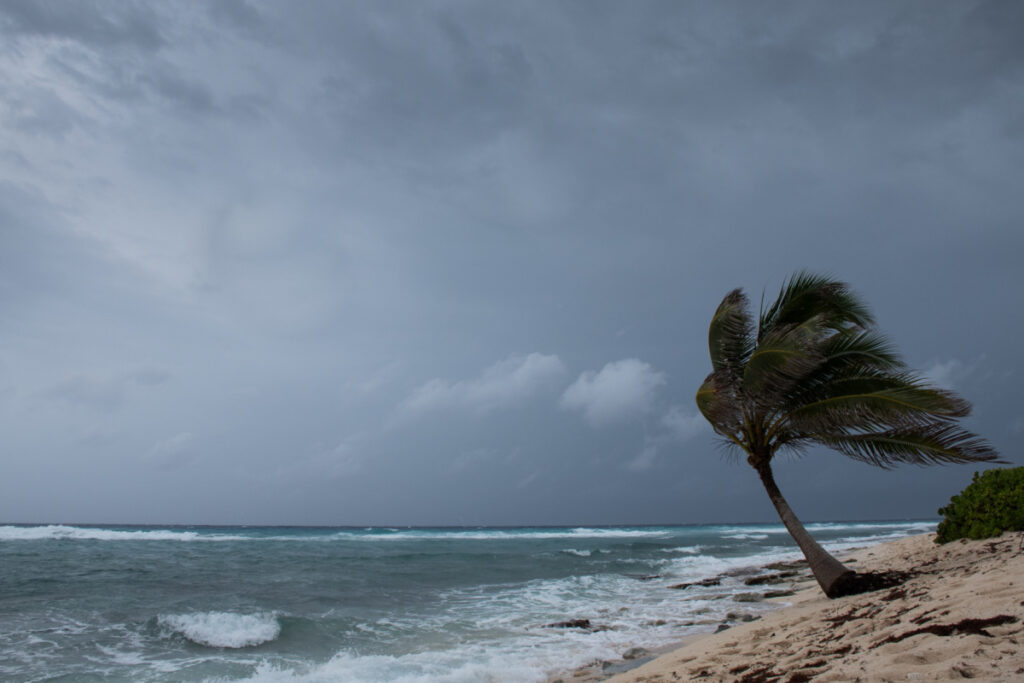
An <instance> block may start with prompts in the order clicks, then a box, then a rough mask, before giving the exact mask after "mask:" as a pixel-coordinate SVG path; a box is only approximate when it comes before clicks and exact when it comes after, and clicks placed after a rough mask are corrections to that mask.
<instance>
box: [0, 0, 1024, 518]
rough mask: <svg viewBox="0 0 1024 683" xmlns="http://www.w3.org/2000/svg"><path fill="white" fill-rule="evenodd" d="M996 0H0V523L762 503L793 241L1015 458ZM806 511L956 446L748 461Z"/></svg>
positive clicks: (864, 507)
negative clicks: (746, 453)
mask: <svg viewBox="0 0 1024 683" xmlns="http://www.w3.org/2000/svg"><path fill="white" fill-rule="evenodd" d="M1022 35H1024V3H1020V2H1016V1H1014V0H1007V1H1006V2H969V1H957V2H935V1H933V0H924V1H921V2H901V1H896V2H894V1H892V0H885V1H883V2H876V3H872V2H858V3H847V2H802V3H788V2H750V3H732V2H714V3H709V2H701V3H698V2H676V1H673V2H596V1H586V2H584V1H554V2H552V1H547V0H545V1H538V2H527V1H520V0H517V1H516V2H480V1H477V2H419V1H416V2H413V1H406V2H386V3H384V2H334V1H333V0H332V1H324V2H300V3H293V2H283V1H282V2H243V1H241V0H234V1H227V0H217V1H216V2H208V3H200V2H195V3H181V2H176V3H167V2H151V3H147V2H123V1H120V0H118V1H116V2H115V1H112V2H100V3H91V2H71V1H70V0H69V1H68V2H40V1H38V0H3V1H2V2H0V88H2V93H3V96H2V98H0V313H2V320H3V322H2V324H0V458H2V468H0V469H2V473H0V522H57V521H64V522H136V523H250V524H261V523H276V524H309V523H313V524H358V525H362V524H424V525H428V524H588V523H589V524H596V523H644V522H650V523H664V522H679V523H690V522H693V523H700V522H711V521H772V520H773V519H774V512H773V511H772V509H771V507H770V505H769V503H768V501H767V497H766V496H765V494H764V492H763V491H762V490H761V488H760V484H759V483H758V481H757V478H756V476H755V475H754V473H753V472H752V471H751V470H750V469H749V468H748V467H747V466H746V465H745V464H743V463H742V462H736V461H730V460H729V459H728V458H727V457H724V456H723V454H722V452H721V450H720V449H719V448H718V447H717V446H716V439H715V438H714V435H713V434H712V432H711V430H710V428H708V427H707V426H706V425H705V424H703V423H702V420H701V419H700V418H698V416H697V413H696V409H695V407H694V404H693V398H692V397H693V394H694V392H695V391H696V388H697V386H698V384H699V383H700V381H701V380H702V379H703V378H704V376H705V375H706V373H707V372H708V370H709V361H708V358H707V348H706V344H707V341H706V339H707V337H706V332H707V322H708V320H709V318H710V316H711V314H712V312H713V311H714V309H715V307H716V306H717V304H718V302H719V300H720V299H721V297H722V296H723V295H724V294H725V293H726V292H727V291H728V290H730V289H732V288H733V287H737V286H742V287H744V288H746V289H747V291H748V293H749V294H750V296H751V298H752V300H754V301H755V302H757V301H758V300H759V299H760V297H761V293H762V291H766V292H767V295H768V296H772V297H773V296H774V294H775V293H776V292H777V290H778V288H779V286H780V285H781V283H782V281H783V279H784V278H785V277H786V276H788V275H789V274H790V273H791V272H793V271H794V270H797V269H801V268H808V269H811V270H813V271H818V272H824V273H829V274H832V275H834V276H836V277H838V278H841V279H843V280H845V281H847V282H849V283H850V284H851V285H852V286H853V287H854V289H855V290H856V291H857V292H858V293H860V294H861V295H862V296H863V298H864V299H865V300H866V301H867V302H868V304H869V305H870V306H871V308H872V309H873V310H874V312H875V313H876V315H877V318H878V320H879V323H880V327H881V328H882V329H883V330H884V331H885V332H887V333H888V334H889V335H890V336H891V338H892V339H893V341H894V342H895V343H896V344H897V346H898V347H899V348H900V350H901V351H902V352H903V354H904V356H905V357H906V359H907V361H908V362H909V363H910V364H911V366H913V367H915V368H917V369H919V370H920V371H922V372H925V373H927V374H928V375H929V376H930V377H932V378H933V379H934V380H935V381H936V382H937V383H939V384H941V385H943V386H946V387H950V388H953V389H955V390H957V391H959V392H960V393H961V394H962V395H963V396H964V397H966V398H967V399H968V400H970V401H971V402H972V403H973V404H974V407H975V411H974V414H973V416H972V417H971V418H970V419H969V420H968V423H967V424H968V426H969V427H970V428H972V429H974V430H975V431H977V432H979V433H981V434H982V435H983V436H986V437H987V438H988V439H990V441H992V442H993V444H994V445H996V447H997V448H999V449H1000V450H1001V452H1002V454H1003V456H1004V457H1005V458H1006V459H1008V460H1010V461H1012V462H1014V463H1017V464H1021V463H1024V459H1022V457H1021V455H1020V448H1019V443H1020V441H1021V440H1022V438H1024V400H1022V399H1024V390H1022V389H1021V386H1022V381H1024V376H1022V370H1024V367H1022V363H1021V353H1020V344H1021V338H1022V336H1024V315H1022V310H1024V267H1022V266H1021V258H1022V256H1024V229H1022V228H1024V221H1022V219H1024V200H1022V198H1024V195H1022V184H1021V182H1022V177H1024V174H1022V169H1024V137H1022V136H1024V41H1022V40H1021V36H1022ZM777 470H778V471H777V475H778V478H779V480H780V485H781V486H782V487H783V490H784V492H785V493H787V494H788V495H789V497H790V498H791V502H792V503H793V505H794V507H795V508H796V510H797V512H798V514H800V515H801V516H802V517H803V518H805V519H808V520H811V519H837V518H855V519H864V518H903V517H931V516H934V515H935V510H936V508H937V507H939V506H940V505H943V504H945V503H946V502H947V501H948V499H949V497H950V495H952V494H953V493H955V492H957V491H958V490H959V489H960V488H962V487H963V486H964V485H965V484H966V483H967V482H968V481H969V479H970V476H971V473H972V472H973V469H972V468H970V467H945V468H913V467H908V468H902V469H899V470H896V471H894V472H884V471H880V470H876V469H873V468H871V467H869V466H867V465H863V464H859V463H855V462H850V461H846V460H845V459H844V458H843V457H842V456H840V455H838V454H832V453H829V452H827V451H814V452H811V453H810V454H808V455H806V456H805V457H803V458H802V459H800V460H784V461H783V462H781V463H780V464H779V465H778V467H777Z"/></svg>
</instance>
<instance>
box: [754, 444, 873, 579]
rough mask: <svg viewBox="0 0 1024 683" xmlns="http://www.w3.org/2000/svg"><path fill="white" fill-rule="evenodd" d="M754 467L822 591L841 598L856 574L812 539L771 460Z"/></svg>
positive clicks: (763, 461)
mask: <svg viewBox="0 0 1024 683" xmlns="http://www.w3.org/2000/svg"><path fill="white" fill-rule="evenodd" d="M751 465H753V467H754V469H755V470H757V474H758V476H760V477H761V483H762V484H763V485H764V489H765V491H767V492H768V498H770V499H771V501H772V505H774V506H775V511H776V512H778V513H779V518H780V519H781V520H782V523H783V524H785V525H786V530H787V531H789V535H790V536H792V537H793V540H794V541H796V544H797V545H798V546H800V550H802V551H803V553H804V557H806V558H807V564H808V565H810V568H811V573H812V574H814V578H815V579H816V580H817V581H818V585H819V586H821V590H823V591H824V592H825V595H827V596H828V597H830V598H837V597H840V596H841V595H842V594H843V591H842V585H843V584H844V583H845V582H846V581H847V580H848V579H849V578H850V577H851V576H852V575H853V574H854V572H853V571H852V570H851V569H848V568H847V567H845V566H843V563H842V562H840V561H839V560H837V559H836V558H834V557H832V556H831V555H829V554H828V552H827V551H826V550H825V549H824V548H822V547H821V546H820V545H818V542H817V541H815V540H814V538H812V537H811V535H810V534H809V533H808V532H807V529H805V528H804V525H803V524H801V523H800V520H799V519H797V517H796V515H795V514H793V510H791V509H790V507H789V503H787V502H786V499H785V498H783V497H782V492H781V491H779V487H778V486H777V485H776V484H775V477H774V476H773V475H772V468H771V465H770V464H769V463H768V462H767V460H762V461H761V462H760V463H758V464H755V463H751Z"/></svg>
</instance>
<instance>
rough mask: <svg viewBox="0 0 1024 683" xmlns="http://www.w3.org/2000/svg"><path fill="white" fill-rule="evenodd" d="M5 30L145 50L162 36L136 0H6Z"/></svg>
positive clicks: (0, 11) (150, 13)
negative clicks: (105, 0)
mask: <svg viewBox="0 0 1024 683" xmlns="http://www.w3.org/2000/svg"><path fill="white" fill-rule="evenodd" d="M0 17H2V21H3V25H4V26H5V28H6V29H7V31H8V32H9V33H13V34H27V35H34V36H45V37H53V38H66V39H70V40H75V41H80V42H83V43H86V44H89V45H93V46H96V47H100V48H109V47H112V46H119V45H128V46H131V47H135V48H140V49H143V50H147V51H153V50H157V49H159V48H160V47H162V46H163V45H164V44H165V43H164V39H163V37H162V36H161V34H160V30H159V27H158V26H157V21H158V18H157V16H156V14H155V13H154V12H153V11H152V10H151V9H150V8H149V7H147V6H145V5H144V4H142V3H138V2H60V1H54V0H40V1H34V0H9V1H8V2H4V4H3V6H2V7H0Z"/></svg>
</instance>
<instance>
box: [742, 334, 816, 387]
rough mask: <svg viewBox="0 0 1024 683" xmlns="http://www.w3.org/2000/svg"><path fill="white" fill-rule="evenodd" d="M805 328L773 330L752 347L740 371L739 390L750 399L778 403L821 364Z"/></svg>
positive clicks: (811, 335)
mask: <svg viewBox="0 0 1024 683" xmlns="http://www.w3.org/2000/svg"><path fill="white" fill-rule="evenodd" d="M806 327H807V326H806V325H804V326H786V327H783V328H776V329H775V330H773V331H772V332H770V333H769V334H767V335H766V336H765V337H764V338H763V339H761V340H760V341H759V342H758V343H757V346H755V347H754V351H753V353H751V354H750V358H749V359H748V360H747V364H746V367H745V368H744V370H743V390H744V391H745V392H746V393H747V395H748V396H750V397H751V399H752V400H754V401H756V402H758V403H760V404H764V403H766V402H767V403H772V404H778V403H779V402H780V399H781V398H782V397H784V396H786V395H787V394H788V393H790V392H791V391H792V389H793V387H794V386H798V385H799V384H800V383H801V382H802V381H803V379H804V378H805V377H807V375H808V374H810V373H812V372H813V371H814V370H815V369H816V368H817V367H818V365H819V364H820V363H821V355H820V354H819V353H818V351H817V348H816V346H815V344H814V343H813V336H814V333H813V332H811V331H809V330H808V329H806Z"/></svg>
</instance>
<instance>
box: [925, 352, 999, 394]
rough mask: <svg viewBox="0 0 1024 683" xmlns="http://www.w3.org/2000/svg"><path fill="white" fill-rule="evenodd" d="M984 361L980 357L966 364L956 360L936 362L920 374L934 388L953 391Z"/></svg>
mask: <svg viewBox="0 0 1024 683" xmlns="http://www.w3.org/2000/svg"><path fill="white" fill-rule="evenodd" d="M984 360H985V356H984V355H981V356H978V357H977V358H975V359H974V360H971V361H968V362H966V363H965V362H963V361H962V360H960V359H958V358H951V359H949V360H946V361H937V362H935V363H933V364H932V365H931V366H930V367H928V368H927V369H925V370H923V371H922V372H921V374H922V375H923V376H924V378H925V379H926V380H928V381H929V382H930V383H932V384H934V385H935V386H938V387H942V388H943V389H954V388H956V387H957V385H958V384H959V383H961V382H963V380H965V379H967V378H968V377H971V376H972V375H974V374H976V373H977V371H978V368H979V367H980V366H981V364H982V362H983V361H984Z"/></svg>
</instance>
